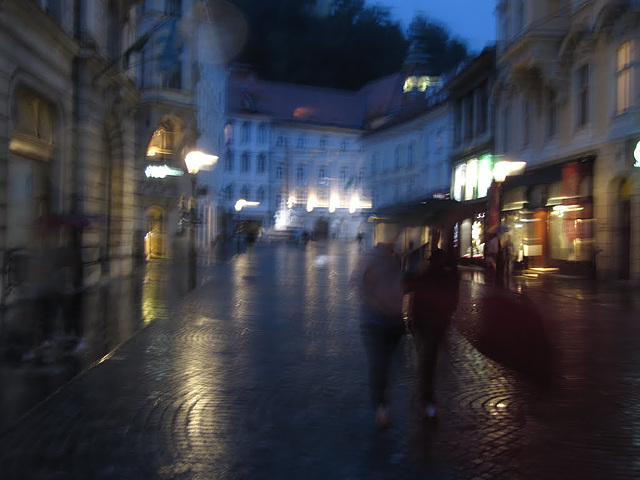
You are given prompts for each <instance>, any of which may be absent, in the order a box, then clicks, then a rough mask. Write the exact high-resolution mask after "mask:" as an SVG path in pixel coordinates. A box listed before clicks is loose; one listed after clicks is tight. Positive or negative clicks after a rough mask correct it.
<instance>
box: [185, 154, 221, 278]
mask: <svg viewBox="0 0 640 480" xmlns="http://www.w3.org/2000/svg"><path fill="white" fill-rule="evenodd" d="M217 161H218V157H217V156H215V155H207V154H205V153H202V152H197V151H196V152H189V153H187V156H186V157H185V159H184V163H185V165H186V166H187V171H188V172H189V174H190V175H191V198H190V199H189V258H188V261H189V278H188V282H189V283H188V288H189V290H193V289H194V288H195V287H196V176H197V175H198V172H199V171H200V170H202V169H205V168H208V167H210V166H212V165H213V164H214V163H216V162H217Z"/></svg>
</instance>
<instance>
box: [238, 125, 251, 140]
mask: <svg viewBox="0 0 640 480" xmlns="http://www.w3.org/2000/svg"><path fill="white" fill-rule="evenodd" d="M240 136H241V140H242V143H249V141H250V140H251V125H250V124H249V122H243V123H242V130H241V131H240Z"/></svg>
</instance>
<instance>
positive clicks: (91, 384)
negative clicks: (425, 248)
mask: <svg viewBox="0 0 640 480" xmlns="http://www.w3.org/2000/svg"><path fill="white" fill-rule="evenodd" d="M356 258H357V247H356V245H354V244H346V243H340V242H330V243H326V244H322V243H310V244H308V245H307V246H306V247H302V246H291V245H288V246H285V245H274V246H266V245H264V246H263V245H257V246H256V248H255V250H254V251H253V252H250V253H246V254H242V255H240V256H238V257H237V258H235V259H234V260H233V261H232V262H229V263H224V264H219V265H215V266H212V267H211V268H210V269H209V270H207V272H206V279H207V281H206V283H205V284H204V285H202V286H201V287H200V288H198V289H197V290H196V291H195V292H193V293H191V294H189V295H187V296H186V297H184V298H183V299H182V300H179V301H175V302H174V301H171V302H166V304H165V305H162V304H159V303H158V304H156V303H152V304H150V305H149V307H148V311H147V313H146V316H145V322H146V327H145V328H143V329H141V330H140V331H139V332H138V333H137V334H136V335H134V336H133V337H132V338H131V339H130V340H129V341H127V342H125V343H124V344H123V345H122V346H121V347H120V348H119V349H117V350H116V351H115V352H113V353H112V354H111V355H110V356H108V357H107V358H106V359H105V360H104V361H102V362H101V363H99V364H98V365H96V366H94V367H93V368H91V369H89V370H88V371H85V372H84V373H83V374H82V375H80V376H79V377H77V378H75V379H74V380H73V381H72V382H71V383H69V384H67V385H66V386H65V387H64V388H62V389H61V390H60V391H58V392H57V393H56V394H55V395H54V396H52V397H50V398H49V399H47V401H45V402H43V403H41V404H40V405H38V407H37V408H35V409H34V410H32V411H31V412H30V413H29V415H27V416H26V417H25V418H23V419H22V420H21V421H20V422H18V423H17V424H15V425H14V426H13V427H12V428H11V429H9V430H7V431H5V432H4V433H3V434H2V436H1V437H0V478H2V479H3V480H4V479H19V478H20V479H21V478H33V479H87V478H92V479H139V478H149V479H174V478H175V479H298V478H305V479H326V478H340V479H396V478H402V479H573V478H575V479H626V478H628V479H632V478H640V407H638V401H639V400H640V348H639V347H640V322H639V318H638V313H637V310H634V309H633V308H630V305H632V302H631V303H629V302H625V301H621V300H619V299H618V298H614V297H613V296H611V295H610V294H609V293H606V292H605V293H602V292H593V291H591V290H589V289H588V288H587V287H586V286H580V285H578V284H576V283H575V282H571V281H570V280H567V281H558V282H550V281H547V280H543V279H531V280H528V279H519V280H518V281H517V282H516V284H515V285H514V288H515V289H517V290H524V291H525V292H526V293H527V294H528V295H529V296H530V297H531V298H532V299H533V300H534V301H535V302H536V304H537V305H539V306H540V307H541V308H542V309H543V311H544V312H545V313H546V314H547V315H548V318H549V319H550V321H551V325H552V326H553V331H554V334H555V335H554V336H555V338H556V339H557V342H558V346H559V349H560V352H561V357H560V361H559V381H558V382H557V384H556V386H555V387H554V388H552V389H550V390H541V389H539V388H538V387H536V386H535V385H533V384H531V382H529V381H527V380H525V379H523V378H521V377H520V376H519V375H518V374H517V373H515V372H513V371H511V370H509V369H507V368H505V367H503V366H501V365H498V364H497V363H495V362H493V361H491V360H488V359H487V358H485V357H484V356H483V355H481V354H480V353H479V352H478V351H477V350H476V349H475V348H474V347H473V346H472V345H471V344H470V343H469V342H468V341H467V338H468V332H469V331H472V330H473V328H474V324H475V322H476V321H477V318H478V313H479V308H480V307H479V305H480V303H479V299H480V298H481V297H482V295H483V294H484V293H485V292H486V288H487V287H486V286H485V285H483V284H482V278H481V276H480V275H479V274H478V273H477V272H473V271H468V272H465V273H464V274H463V278H464V280H463V282H462V294H461V298H462V300H461V304H460V307H459V310H458V312H457V314H456V319H455V320H456V321H455V325H456V328H454V329H452V330H451V332H450V334H449V335H448V338H447V342H446V346H445V348H444V349H443V351H442V352H441V363H440V366H439V372H438V374H439V383H438V398H439V407H440V412H441V413H440V418H439V422H438V424H437V426H435V427H430V428H425V427H424V426H423V425H421V423H420V421H419V412H418V411H417V410H418V409H417V405H416V401H415V393H414V390H415V382H414V374H413V350H412V345H411V343H410V339H409V338H407V339H405V342H404V345H403V347H404V348H403V350H402V351H401V352H400V354H399V355H398V362H397V363H396V366H395V370H394V372H393V382H392V383H393V391H392V392H391V408H392V420H393V424H392V427H391V428H390V429H388V430H386V431H382V432H380V431H377V430H376V429H375V427H374V424H373V414H372V412H371V410H370V407H369V402H368V390H367V381H366V359H365V356H364V352H363V348H362V344H361V340H360V335H359V329H358V324H357V320H356V319H357V304H356V303H355V301H354V299H352V298H351V297H350V295H349V290H348V279H349V274H350V272H351V270H352V268H353V265H354V263H355V261H356ZM607 295H609V296H607Z"/></svg>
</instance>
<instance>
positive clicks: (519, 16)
mask: <svg viewBox="0 0 640 480" xmlns="http://www.w3.org/2000/svg"><path fill="white" fill-rule="evenodd" d="M523 26H524V2H523V1H522V0H519V1H518V3H517V5H516V20H515V32H514V33H518V32H520V31H521V30H522V27H523Z"/></svg>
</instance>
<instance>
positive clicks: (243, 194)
mask: <svg viewBox="0 0 640 480" xmlns="http://www.w3.org/2000/svg"><path fill="white" fill-rule="evenodd" d="M240 198H244V199H245V200H250V198H249V187H247V186H246V185H243V187H242V190H240Z"/></svg>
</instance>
